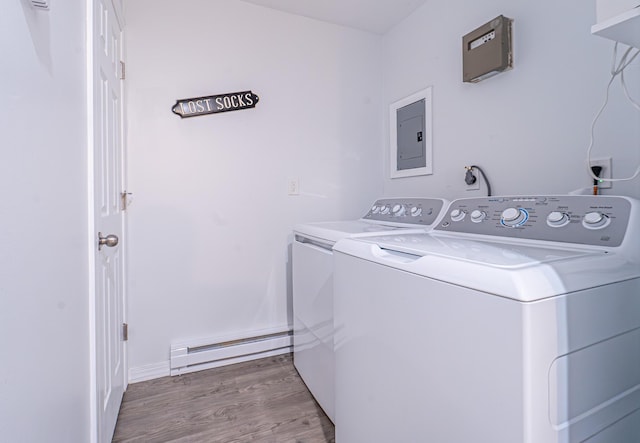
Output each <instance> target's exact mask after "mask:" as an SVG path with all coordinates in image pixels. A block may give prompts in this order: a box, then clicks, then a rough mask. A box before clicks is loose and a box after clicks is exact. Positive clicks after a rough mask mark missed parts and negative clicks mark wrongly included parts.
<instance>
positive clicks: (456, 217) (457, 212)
mask: <svg viewBox="0 0 640 443" xmlns="http://www.w3.org/2000/svg"><path fill="white" fill-rule="evenodd" d="M449 215H450V216H451V220H453V221H456V222H457V221H460V220H462V219H463V218H464V217H465V215H467V213H466V212H464V211H463V210H462V209H454V210H453V211H451V212H450V213H449Z"/></svg>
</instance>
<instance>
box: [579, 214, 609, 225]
mask: <svg viewBox="0 0 640 443" xmlns="http://www.w3.org/2000/svg"><path fill="white" fill-rule="evenodd" d="M610 221H611V219H610V218H609V217H608V216H607V215H605V214H603V213H602V212H587V213H586V214H585V215H584V217H583V218H582V226H584V227H585V228H587V229H602V228H604V227H605V226H607V225H608V224H609V222H610Z"/></svg>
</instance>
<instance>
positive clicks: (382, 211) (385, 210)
mask: <svg viewBox="0 0 640 443" xmlns="http://www.w3.org/2000/svg"><path fill="white" fill-rule="evenodd" d="M389 210H390V209H389V206H387V205H384V206H382V207H381V208H380V214H383V215H386V214H388V213H389Z"/></svg>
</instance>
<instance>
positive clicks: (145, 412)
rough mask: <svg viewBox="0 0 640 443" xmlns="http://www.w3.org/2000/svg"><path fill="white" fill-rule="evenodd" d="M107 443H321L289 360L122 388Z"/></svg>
mask: <svg viewBox="0 0 640 443" xmlns="http://www.w3.org/2000/svg"><path fill="white" fill-rule="evenodd" d="M113 441H114V442H145V443H147V442H150V443H151V442H181V443H182V442H184V443H186V442H198V443H208V442H212V443H213V442H215V443H218V442H220V443H246V442H265V443H327V442H335V437H334V427H333V424H332V423H331V421H330V420H329V418H328V417H327V416H326V415H325V414H324V412H323V411H322V409H320V407H319V406H318V404H317V403H316V402H315V400H314V399H313V397H312V395H311V394H310V393H309V391H308V390H307V387H306V386H305V384H304V382H303V381H302V379H301V378H300V376H299V375H298V373H297V371H296V370H295V368H294V366H293V360H292V356H291V355H290V354H285V355H279V356H275V357H269V358H265V359H261V360H254V361H250V362H245V363H238V364H235V365H230V366H224V367H222V368H216V369H209V370H206V371H201V372H194V373H191V374H185V375H181V376H177V377H163V378H160V379H156V380H150V381H146V382H141V383H136V384H133V385H129V388H128V389H127V392H126V393H125V395H124V399H123V402H122V407H121V408H120V414H119V416H118V423H117V425H116V430H115V434H114V438H113Z"/></svg>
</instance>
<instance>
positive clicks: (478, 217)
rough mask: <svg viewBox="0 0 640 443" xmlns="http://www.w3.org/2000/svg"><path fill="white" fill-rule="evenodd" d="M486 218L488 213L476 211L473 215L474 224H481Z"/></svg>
mask: <svg viewBox="0 0 640 443" xmlns="http://www.w3.org/2000/svg"><path fill="white" fill-rule="evenodd" d="M485 218H487V213H486V212H484V211H481V210H479V209H476V210H475V211H473V212H472V213H471V221H472V222H474V223H480V222H481V221H483V220H484V219H485Z"/></svg>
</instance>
